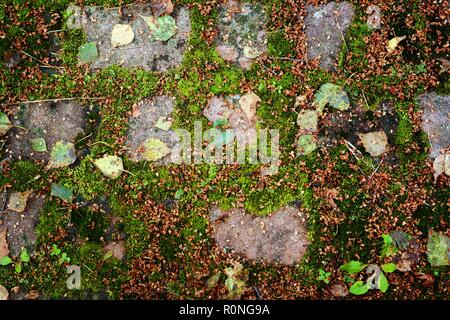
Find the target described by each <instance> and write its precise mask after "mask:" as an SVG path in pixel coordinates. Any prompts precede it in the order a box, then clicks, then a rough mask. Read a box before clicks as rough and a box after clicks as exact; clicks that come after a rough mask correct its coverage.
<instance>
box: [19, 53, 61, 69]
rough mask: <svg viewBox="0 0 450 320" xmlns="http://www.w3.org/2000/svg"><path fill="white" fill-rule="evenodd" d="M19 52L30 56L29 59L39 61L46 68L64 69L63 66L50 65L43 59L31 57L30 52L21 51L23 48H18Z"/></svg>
mask: <svg viewBox="0 0 450 320" xmlns="http://www.w3.org/2000/svg"><path fill="white" fill-rule="evenodd" d="M20 52H22V53H23V54H24V55H26V56H28V57H30V58H31V59H33V60H36V61H37V62H39V63H42V64H43V65H44V66H45V67H47V68H54V69H64V67H56V66H52V65H50V64H48V63H45V62H44V61H42V60H39V59H38V58H36V57H33V56H32V55H31V54H29V53H26V52H25V51H23V50H20Z"/></svg>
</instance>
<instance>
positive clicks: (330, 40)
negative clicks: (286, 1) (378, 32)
mask: <svg viewBox="0 0 450 320" xmlns="http://www.w3.org/2000/svg"><path fill="white" fill-rule="evenodd" d="M353 16H354V10H353V7H352V5H351V4H350V3H348V2H341V3H339V4H337V3H336V2H330V3H328V4H326V5H322V6H317V7H315V6H312V5H308V7H307V14H306V18H305V26H306V37H307V57H308V59H319V60H320V66H321V67H322V68H324V69H326V70H329V71H335V69H336V67H335V65H336V62H337V58H338V56H339V53H340V50H341V46H342V39H343V37H345V34H346V32H347V28H348V27H349V26H350V24H351V22H352V19H353Z"/></svg>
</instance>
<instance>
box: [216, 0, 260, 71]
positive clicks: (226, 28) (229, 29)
mask: <svg viewBox="0 0 450 320" xmlns="http://www.w3.org/2000/svg"><path fill="white" fill-rule="evenodd" d="M266 20H267V19H266V13H265V11H264V8H263V6H262V5H261V4H258V3H257V4H250V3H239V2H238V1H233V0H232V1H228V2H227V3H225V4H223V5H222V6H221V9H220V12H219V16H218V18H217V25H218V27H219V34H218V35H217V37H216V45H217V47H216V49H217V52H218V53H219V54H220V56H221V57H222V58H223V59H224V60H226V61H230V62H233V63H234V64H236V65H238V66H240V67H241V68H243V69H249V68H250V65H251V63H252V60H253V59H255V58H256V57H258V56H259V55H261V54H262V53H264V52H266V51H267V40H266V31H265V23H266Z"/></svg>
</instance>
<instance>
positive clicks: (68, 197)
mask: <svg viewBox="0 0 450 320" xmlns="http://www.w3.org/2000/svg"><path fill="white" fill-rule="evenodd" d="M51 195H52V196H54V197H58V198H60V199H62V200H64V201H67V202H72V200H73V191H72V189H69V188H67V187H65V186H63V185H61V184H56V183H54V184H52V190H51Z"/></svg>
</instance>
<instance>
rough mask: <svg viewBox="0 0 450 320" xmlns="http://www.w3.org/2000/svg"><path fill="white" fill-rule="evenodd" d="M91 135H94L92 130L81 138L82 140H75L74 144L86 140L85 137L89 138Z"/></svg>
mask: <svg viewBox="0 0 450 320" xmlns="http://www.w3.org/2000/svg"><path fill="white" fill-rule="evenodd" d="M90 136H92V132H91V133H90V134H88V135H87V136H85V137H83V138H81V139H80V140H78V141H77V142H75V143H74V144H77V143H80V142H81V141H83V140H85V139H87V138H89V137H90Z"/></svg>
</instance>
